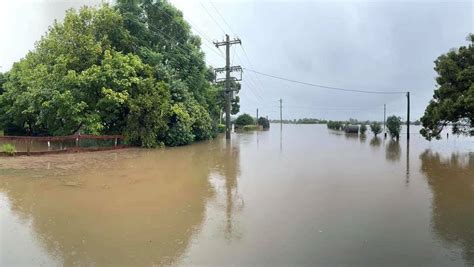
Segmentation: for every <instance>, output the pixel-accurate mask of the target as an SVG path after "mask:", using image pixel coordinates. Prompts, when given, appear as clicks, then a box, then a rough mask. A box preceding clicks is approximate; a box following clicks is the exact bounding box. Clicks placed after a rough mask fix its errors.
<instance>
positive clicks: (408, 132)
mask: <svg viewBox="0 0 474 267" xmlns="http://www.w3.org/2000/svg"><path fill="white" fill-rule="evenodd" d="M409 139H410V92H407V140H409Z"/></svg>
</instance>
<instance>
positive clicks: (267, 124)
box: [257, 117, 270, 129]
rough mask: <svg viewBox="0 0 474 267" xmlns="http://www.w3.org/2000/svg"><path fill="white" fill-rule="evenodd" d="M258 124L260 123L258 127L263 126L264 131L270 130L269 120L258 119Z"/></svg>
mask: <svg viewBox="0 0 474 267" xmlns="http://www.w3.org/2000/svg"><path fill="white" fill-rule="evenodd" d="M257 123H258V125H261V126H262V127H263V129H269V128H270V122H269V121H268V119H267V118H264V117H260V118H258V121H257Z"/></svg>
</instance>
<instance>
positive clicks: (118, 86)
mask: <svg viewBox="0 0 474 267" xmlns="http://www.w3.org/2000/svg"><path fill="white" fill-rule="evenodd" d="M204 56H205V55H204V53H203V52H202V50H201V40H200V38H199V37H198V36H196V35H194V34H192V32H191V28H190V26H189V24H188V23H187V22H186V21H185V20H184V19H183V15H182V13H181V12H180V11H179V10H177V9H176V8H175V7H173V6H172V5H171V4H169V3H168V2H167V1H150V0H142V1H127V0H119V1H117V2H116V4H115V5H113V6H111V5H107V4H105V5H102V6H100V7H98V8H92V7H82V8H80V9H79V10H73V9H71V10H68V11H67V12H66V15H65V18H64V20H63V21H62V22H55V23H54V24H53V25H51V26H50V27H49V30H48V31H47V33H46V34H45V35H44V36H43V37H42V38H41V39H40V40H39V41H38V42H37V43H36V44H35V48H34V50H32V51H30V52H29V53H28V54H26V55H25V57H24V58H22V59H21V60H20V61H19V62H16V63H14V65H13V67H12V68H11V70H10V71H8V72H7V73H4V74H1V75H0V128H3V129H4V130H5V133H6V134H10V135H11V134H16V135H70V134H75V133H83V134H124V135H125V136H126V138H127V142H129V143H131V144H135V145H139V146H143V147H154V146H157V145H160V144H166V145H169V146H178V145H185V144H189V143H191V142H193V141H198V140H204V139H209V138H212V137H213V136H215V135H216V133H217V121H218V119H219V117H220V110H221V108H222V106H223V102H224V97H223V94H222V92H221V90H220V89H221V88H219V86H216V85H214V84H213V83H212V81H213V78H214V74H213V69H212V68H211V67H208V66H206V64H205V61H204ZM238 101H239V100H238V98H236V99H235V100H234V102H233V107H232V108H233V110H232V111H233V114H235V113H237V112H238V109H239V104H238Z"/></svg>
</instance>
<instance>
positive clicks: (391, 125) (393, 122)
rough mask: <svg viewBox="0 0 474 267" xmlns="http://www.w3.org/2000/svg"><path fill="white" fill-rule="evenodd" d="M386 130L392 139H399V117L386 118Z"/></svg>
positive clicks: (400, 123)
mask: <svg viewBox="0 0 474 267" xmlns="http://www.w3.org/2000/svg"><path fill="white" fill-rule="evenodd" d="M387 129H388V132H389V133H390V136H391V137H392V138H396V139H398V138H399V137H400V131H401V129H402V120H401V118H400V117H397V116H395V115H393V116H390V117H388V118H387Z"/></svg>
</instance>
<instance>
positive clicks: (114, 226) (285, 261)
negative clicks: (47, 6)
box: [0, 124, 474, 266]
mask: <svg viewBox="0 0 474 267" xmlns="http://www.w3.org/2000/svg"><path fill="white" fill-rule="evenodd" d="M413 128H414V129H412V132H413V133H414V134H412V135H411V140H410V142H409V145H407V142H406V140H405V138H401V140H400V141H399V142H398V143H397V142H394V141H390V140H388V139H387V140H384V138H383V137H379V138H373V136H372V134H371V133H369V134H367V136H366V137H361V136H357V135H355V136H354V135H346V134H344V133H341V132H334V131H330V130H327V129H326V126H325V125H283V129H281V130H280V126H279V125H277V124H273V125H272V128H271V130H270V131H265V132H250V133H238V134H235V133H234V134H233V136H232V138H233V139H232V141H231V143H227V142H226V141H225V139H223V138H222V137H219V138H217V139H215V140H212V141H208V142H201V143H198V144H194V145H190V146H185V147H178V148H166V149H156V150H145V149H124V150H119V151H111V152H110V151H109V152H94V153H79V154H67V155H47V156H41V157H15V158H0V266H61V265H66V266H71V265H80V266H153V265H156V266H159V265H179V266H181V265H185V266H188V265H200V266H202V265H205V266H228V265H232V266H248V265H259V266H261V265H267V266H288V265H292V266H294V265H306V266H472V265H474V139H473V138H466V137H453V136H450V137H449V139H442V140H439V141H432V142H427V141H425V140H424V139H423V138H422V137H420V136H419V135H418V134H416V132H418V129H417V128H416V127H413Z"/></svg>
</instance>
